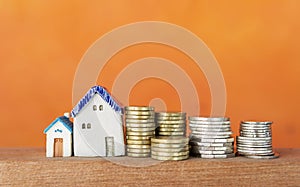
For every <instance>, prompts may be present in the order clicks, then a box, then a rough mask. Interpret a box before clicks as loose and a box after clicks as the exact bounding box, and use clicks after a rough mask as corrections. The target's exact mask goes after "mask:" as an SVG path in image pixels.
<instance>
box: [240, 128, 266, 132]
mask: <svg viewBox="0 0 300 187" xmlns="http://www.w3.org/2000/svg"><path fill="white" fill-rule="evenodd" d="M240 132H245V133H271V129H266V130H264V129H240Z"/></svg>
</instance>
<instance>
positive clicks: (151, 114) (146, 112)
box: [125, 110, 154, 117]
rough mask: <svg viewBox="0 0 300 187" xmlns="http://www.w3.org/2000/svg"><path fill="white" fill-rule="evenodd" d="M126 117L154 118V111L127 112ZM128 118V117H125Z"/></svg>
mask: <svg viewBox="0 0 300 187" xmlns="http://www.w3.org/2000/svg"><path fill="white" fill-rule="evenodd" d="M125 114H126V115H138V116H154V112H153V111H130V110H127V111H125ZM125 117H126V116H125Z"/></svg>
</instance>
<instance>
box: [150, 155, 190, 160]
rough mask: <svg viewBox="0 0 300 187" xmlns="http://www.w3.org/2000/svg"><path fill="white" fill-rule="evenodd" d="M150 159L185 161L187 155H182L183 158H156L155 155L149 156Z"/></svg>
mask: <svg viewBox="0 0 300 187" xmlns="http://www.w3.org/2000/svg"><path fill="white" fill-rule="evenodd" d="M151 158H153V159H156V160H162V161H166V160H185V159H188V158H189V155H184V156H177V157H165V156H156V155H151Z"/></svg>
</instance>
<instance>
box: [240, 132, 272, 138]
mask: <svg viewBox="0 0 300 187" xmlns="http://www.w3.org/2000/svg"><path fill="white" fill-rule="evenodd" d="M240 135H241V136H243V137H249V138H266V137H272V136H271V135H259V134H243V133H240Z"/></svg>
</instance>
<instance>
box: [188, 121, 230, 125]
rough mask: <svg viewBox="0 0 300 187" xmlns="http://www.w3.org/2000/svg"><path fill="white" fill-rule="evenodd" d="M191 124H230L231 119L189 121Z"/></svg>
mask: <svg viewBox="0 0 300 187" xmlns="http://www.w3.org/2000/svg"><path fill="white" fill-rule="evenodd" d="M189 123H190V124H199V125H230V121H193V120H190V121H189Z"/></svg>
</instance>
